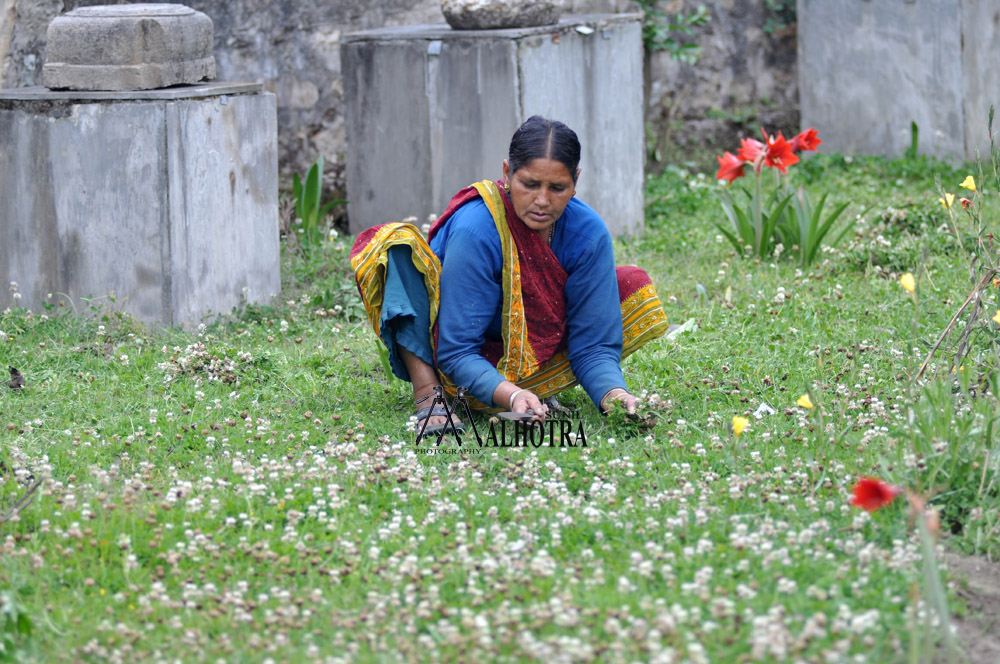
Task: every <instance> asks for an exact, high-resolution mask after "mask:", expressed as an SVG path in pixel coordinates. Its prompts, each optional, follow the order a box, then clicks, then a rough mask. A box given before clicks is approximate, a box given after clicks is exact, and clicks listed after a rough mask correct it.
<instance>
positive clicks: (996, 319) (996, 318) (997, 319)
mask: <svg viewBox="0 0 1000 664" xmlns="http://www.w3.org/2000/svg"><path fill="white" fill-rule="evenodd" d="M992 320H993V322H994V323H996V324H997V325H1000V309H997V312H996V313H995V314H993V319H992Z"/></svg>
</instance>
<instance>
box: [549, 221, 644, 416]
mask: <svg viewBox="0 0 1000 664" xmlns="http://www.w3.org/2000/svg"><path fill="white" fill-rule="evenodd" d="M588 211H589V209H588ZM590 214H591V215H593V217H594V218H596V220H597V222H598V223H600V225H601V226H600V228H596V226H595V225H594V224H593V223H592V224H591V225H590V226H589V230H590V232H589V233H588V232H587V230H588V228H587V227H582V228H579V230H580V234H578V235H577V236H576V237H575V238H570V239H569V240H570V242H575V244H576V245H577V249H578V251H577V252H575V253H574V256H573V258H574V260H573V261H572V265H570V266H567V267H568V268H569V269H568V270H567V271H568V278H567V280H566V286H565V289H564V292H565V294H566V318H567V344H568V346H569V361H570V366H571V367H572V368H573V374H574V375H575V376H576V377H577V380H579V381H580V385H581V386H582V387H583V389H584V390H586V392H587V394H588V395H589V396H590V398H591V400H592V401H593V402H594V404H595V405H596V406H598V408H602V409H604V408H606V407H607V405H608V403H609V402H610V401H612V400H617V399H620V398H621V399H627V398H628V397H630V396H631V395H629V394H628V391H627V389H626V387H625V378H624V377H623V375H622V370H621V354H622V317H621V303H620V301H619V298H618V277H617V275H616V274H615V259H614V249H613V247H612V244H611V236H610V234H609V233H608V232H607V230H606V228H604V225H603V222H601V221H600V218H599V217H597V215H596V213H593V212H592V211H591V212H590ZM581 226H583V223H582V222H581ZM628 405H629V404H628V402H627V401H626V406H628ZM631 405H632V407H634V399H633V403H632V404H631Z"/></svg>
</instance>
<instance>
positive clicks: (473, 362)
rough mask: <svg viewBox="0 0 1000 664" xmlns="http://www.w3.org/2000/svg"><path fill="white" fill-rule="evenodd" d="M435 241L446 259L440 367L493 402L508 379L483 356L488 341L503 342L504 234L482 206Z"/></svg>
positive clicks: (459, 215)
mask: <svg viewBox="0 0 1000 664" xmlns="http://www.w3.org/2000/svg"><path fill="white" fill-rule="evenodd" d="M444 231H445V232H443V233H441V234H439V235H438V236H436V237H435V238H434V241H433V242H432V243H431V248H432V249H433V250H434V252H435V253H436V254H437V255H438V257H439V258H441V306H440V309H439V313H438V344H437V363H438V367H439V368H440V369H441V371H443V372H444V373H445V374H446V375H447V376H448V377H449V378H450V379H451V380H452V381H453V382H454V383H455V384H456V385H460V386H463V387H465V388H467V389H468V390H469V392H470V393H471V394H472V396H474V397H475V398H476V399H478V400H479V401H481V402H483V403H485V404H492V403H493V392H494V391H495V390H496V388H497V386H498V385H499V384H500V383H501V382H503V380H504V379H503V376H501V375H500V373H499V372H498V371H497V370H496V367H494V366H493V365H492V364H490V362H489V361H488V360H487V359H486V358H484V357H483V356H482V345H483V342H484V341H485V340H486V339H487V338H499V337H500V334H499V312H500V309H501V303H502V300H503V289H502V288H501V286H500V271H501V264H502V263H501V258H500V236H499V235H498V234H497V231H496V226H495V225H494V223H493V218H492V216H490V213H489V211H488V210H487V209H486V206H485V205H484V204H483V203H482V202H478V201H477V202H473V203H468V204H466V205H465V206H463V207H462V208H460V209H459V210H458V211H457V212H456V213H455V215H454V216H453V217H452V219H451V220H449V222H448V224H447V226H446V227H445V229H444Z"/></svg>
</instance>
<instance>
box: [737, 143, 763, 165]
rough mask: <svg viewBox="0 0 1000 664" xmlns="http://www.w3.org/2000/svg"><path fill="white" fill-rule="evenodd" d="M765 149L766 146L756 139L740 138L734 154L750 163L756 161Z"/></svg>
mask: <svg viewBox="0 0 1000 664" xmlns="http://www.w3.org/2000/svg"><path fill="white" fill-rule="evenodd" d="M766 149H767V146H766V145H764V144H763V143H761V142H760V141H758V140H756V139H753V138H741V139H740V151H739V152H737V153H736V156H738V157H739V158H740V159H742V160H743V161H745V162H747V163H748V164H752V163H753V162H755V161H757V157H759V156H760V155H761V154H762V153H763V152H764V151H765V150H766Z"/></svg>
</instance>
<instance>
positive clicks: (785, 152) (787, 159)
mask: <svg viewBox="0 0 1000 664" xmlns="http://www.w3.org/2000/svg"><path fill="white" fill-rule="evenodd" d="M798 161H799V158H798V157H796V156H795V153H794V152H792V146H791V145H789V143H788V141H786V140H785V137H784V136H782V135H781V132H778V135H777V136H772V137H771V138H770V139H769V140H768V143H767V155H766V156H765V157H764V164H765V165H766V166H770V167H771V168H777V169H778V170H779V171H781V172H782V173H787V172H788V167H789V166H791V165H792V164H795V163H798Z"/></svg>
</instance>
